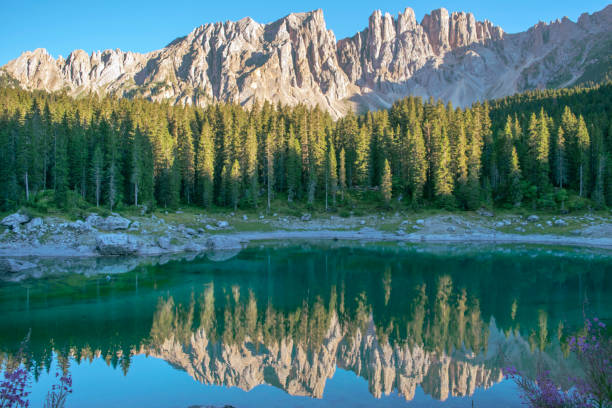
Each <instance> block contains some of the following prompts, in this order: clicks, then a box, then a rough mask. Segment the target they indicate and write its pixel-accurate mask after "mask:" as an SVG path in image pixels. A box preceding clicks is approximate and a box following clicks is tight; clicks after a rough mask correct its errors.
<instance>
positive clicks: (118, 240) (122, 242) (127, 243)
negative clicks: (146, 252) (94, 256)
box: [96, 234, 138, 255]
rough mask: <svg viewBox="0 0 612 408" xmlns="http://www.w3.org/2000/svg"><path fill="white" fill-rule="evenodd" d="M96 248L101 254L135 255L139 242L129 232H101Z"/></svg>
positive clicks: (97, 238)
mask: <svg viewBox="0 0 612 408" xmlns="http://www.w3.org/2000/svg"><path fill="white" fill-rule="evenodd" d="M96 249H97V250H98V252H99V253H100V254H101V255H133V254H135V253H136V252H137V251H138V242H137V241H136V240H134V239H133V238H132V237H130V236H129V235H127V234H101V235H98V236H97V237H96Z"/></svg>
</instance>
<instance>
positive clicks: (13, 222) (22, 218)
mask: <svg viewBox="0 0 612 408" xmlns="http://www.w3.org/2000/svg"><path fill="white" fill-rule="evenodd" d="M28 221H30V216H28V215H26V214H21V213H15V214H11V215H9V216H7V217H4V219H3V220H2V222H0V224H2V225H4V226H6V227H10V228H11V229H17V228H19V225H21V224H25V223H26V222H28Z"/></svg>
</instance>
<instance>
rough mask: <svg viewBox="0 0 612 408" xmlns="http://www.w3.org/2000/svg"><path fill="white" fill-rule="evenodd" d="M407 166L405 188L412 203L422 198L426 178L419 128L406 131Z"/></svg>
mask: <svg viewBox="0 0 612 408" xmlns="http://www.w3.org/2000/svg"><path fill="white" fill-rule="evenodd" d="M406 144H407V153H408V154H407V165H406V167H407V168H406V170H405V171H404V174H405V175H406V179H407V180H406V183H405V184H406V186H407V187H408V191H409V194H410V198H411V200H412V202H413V203H416V202H417V201H419V200H421V198H422V197H423V186H424V185H425V181H426V177H427V163H426V159H425V143H424V141H423V137H422V136H421V133H420V127H416V129H415V131H410V130H407V131H406Z"/></svg>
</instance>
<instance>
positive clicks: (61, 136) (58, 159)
mask: <svg viewBox="0 0 612 408" xmlns="http://www.w3.org/2000/svg"><path fill="white" fill-rule="evenodd" d="M69 133H70V126H69V123H68V116H67V115H66V114H64V117H63V119H62V123H61V125H60V127H59V129H58V130H57V131H56V132H55V140H54V142H55V146H54V150H55V151H54V159H55V160H54V162H55V163H54V166H53V173H54V176H53V183H54V185H55V202H56V204H57V205H58V207H60V208H67V207H68V190H69V186H68V152H67V141H68V134H69Z"/></svg>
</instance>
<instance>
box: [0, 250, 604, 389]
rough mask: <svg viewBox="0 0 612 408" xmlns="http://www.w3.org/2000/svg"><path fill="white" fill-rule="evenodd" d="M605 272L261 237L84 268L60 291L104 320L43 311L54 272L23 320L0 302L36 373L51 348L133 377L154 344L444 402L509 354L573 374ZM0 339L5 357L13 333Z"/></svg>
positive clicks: (183, 356)
mask: <svg viewBox="0 0 612 408" xmlns="http://www.w3.org/2000/svg"><path fill="white" fill-rule="evenodd" d="M610 272H612V266H611V263H610V262H609V258H606V257H602V258H601V259H599V258H597V259H592V258H590V259H587V260H585V259H582V258H580V257H560V256H557V255H556V254H554V253H553V254H548V253H546V252H539V253H536V254H533V253H531V252H529V251H527V250H526V251H525V254H524V255H520V254H519V255H517V254H516V253H511V254H505V253H504V252H494V253H487V254H485V255H482V252H481V253H480V254H453V253H436V254H431V253H421V252H419V251H418V250H401V249H397V248H395V249H393V248H391V249H390V248H374V249H373V248H351V247H340V248H329V247H314V248H309V247H304V246H300V247H288V248H283V249H278V248H276V249H271V248H266V247H264V248H263V249H248V250H246V251H244V252H243V253H241V254H240V255H239V256H238V257H237V258H234V259H232V260H229V261H226V262H223V263H211V262H209V261H206V260H203V259H200V260H196V261H194V262H191V263H184V262H176V263H169V264H167V265H165V266H156V267H154V266H149V267H146V266H143V267H140V268H137V269H136V270H134V271H132V272H130V273H128V274H125V275H121V276H120V277H118V278H117V279H116V282H113V283H112V284H108V285H104V284H103V286H102V288H101V287H100V281H99V280H98V281H96V280H95V279H91V278H83V277H80V278H79V279H77V280H76V283H74V286H73V287H71V288H68V289H66V288H65V287H64V288H63V289H62V290H63V292H62V291H60V292H61V293H59V294H58V293H55V294H54V296H57V297H59V298H60V300H61V299H63V301H65V302H68V301H67V300H66V299H67V298H69V297H72V298H74V293H76V292H77V291H80V292H79V293H81V295H80V296H81V298H80V299H78V300H77V302H76V303H78V304H79V311H80V312H81V313H84V314H86V316H87V320H88V321H89V323H91V326H89V327H93V330H85V329H84V328H83V327H81V326H80V325H79V324H75V323H74V322H73V320H74V313H72V312H74V310H72V312H71V311H70V310H68V311H62V308H61V307H55V306H59V305H56V304H55V303H53V302H51V303H52V304H51V307H50V308H49V307H48V308H47V311H46V312H45V313H44V314H43V313H41V312H40V308H41V305H43V304H46V305H49V294H50V293H52V292H54V291H55V292H57V291H58V290H57V288H55V287H51V286H53V285H54V283H53V282H46V283H38V284H36V285H34V286H35V287H34V288H30V289H29V293H28V296H29V297H28V300H29V301H30V302H31V303H30V304H29V305H28V307H29V308H30V309H31V311H30V312H28V313H27V314H26V315H27V317H26V318H25V319H23V321H22V322H19V323H17V319H11V317H10V316H11V313H12V312H14V310H11V307H13V304H12V303H11V302H10V299H9V300H8V301H4V302H0V307H1V308H3V309H5V310H7V311H8V312H9V313H8V316H9V319H8V321H7V322H6V323H5V325H8V324H13V325H14V324H17V326H18V327H17V328H19V326H20V327H24V328H25V327H26V326H27V325H30V327H32V335H33V338H36V340H35V341H33V350H32V357H31V358H30V359H29V361H27V362H26V363H27V365H28V366H29V367H30V368H31V369H32V370H33V371H34V372H35V373H40V371H41V370H42V369H45V368H46V369H48V367H49V366H50V363H51V359H52V353H56V354H57V356H58V359H60V361H67V360H68V357H72V358H74V359H75V360H76V361H77V362H80V361H82V360H92V359H94V358H97V357H102V358H104V359H105V360H106V361H107V363H108V364H109V365H112V366H113V367H121V369H122V370H123V372H124V373H127V372H128V370H129V365H130V360H131V358H132V357H133V356H134V355H139V354H146V355H151V356H155V357H159V358H162V359H164V360H166V361H167V362H169V363H170V364H172V365H173V366H175V367H178V368H180V369H183V370H185V371H186V372H188V373H189V375H191V376H192V377H193V378H194V379H196V380H197V381H200V382H202V383H205V384H217V385H225V386H237V387H240V388H242V389H245V390H249V389H252V388H253V387H255V386H257V385H259V384H264V383H265V384H269V385H272V386H275V387H279V388H281V389H283V390H285V391H287V392H288V393H290V394H292V395H305V396H312V397H317V398H319V397H322V395H323V391H324V388H325V383H326V380H327V379H328V378H331V377H332V376H333V375H334V373H335V370H336V367H339V368H343V369H347V370H351V371H353V372H355V373H356V374H357V375H359V376H361V377H362V378H364V379H366V380H367V381H368V384H369V389H370V392H371V393H372V394H373V395H374V396H376V397H380V396H382V395H386V394H388V393H390V392H392V391H393V390H397V392H398V393H400V394H401V395H402V396H404V397H405V398H406V399H408V400H410V399H412V398H413V397H414V395H415V390H416V388H417V386H421V387H422V388H423V390H424V391H425V393H427V394H429V395H431V396H433V397H434V398H437V399H441V400H444V399H446V398H448V397H450V396H467V395H471V394H472V393H473V392H474V391H475V390H476V389H477V388H480V387H483V388H487V387H490V386H492V385H494V384H496V383H497V382H499V381H501V379H502V372H501V369H502V368H503V367H504V366H505V365H507V364H508V362H511V363H512V364H513V365H514V366H515V367H517V368H518V369H520V370H521V371H522V372H524V373H532V374H533V373H535V371H536V366H540V367H541V366H545V367H547V368H549V369H551V371H552V372H553V373H555V375H556V376H557V377H558V378H559V379H563V378H567V377H568V373H569V372H570V371H573V370H575V361H573V360H572V359H566V358H564V355H565V356H567V351H568V339H569V337H570V335H571V334H572V333H574V332H575V331H576V330H578V329H579V326H580V323H581V319H582V307H583V305H584V304H585V300H586V299H587V298H588V300H589V303H588V304H587V307H590V308H592V309H595V311H596V312H598V314H599V315H600V316H603V317H609V316H605V315H604V314H602V312H604V311H608V312H609V311H610V310H611V308H610V304H609V302H610V300H607V299H610V296H609V294H610V289H611V283H610V278H609V276H610ZM134 277H137V279H138V287H137V289H135V288H134V284H133V280H134ZM94 283H95V285H96V288H95V291H94V287H93V286H94ZM135 290H136V291H137V293H136V292H135ZM43 298H44V301H43V300H42V299H43ZM93 299H95V302H93ZM13 300H15V299H13ZM118 300H122V301H124V302H123V303H121V302H119V301H118ZM63 301H59V303H60V304H63V303H62V302H63ZM73 301H74V299H73ZM606 302H608V303H606ZM15 313H16V312H15ZM147 316H148V317H147ZM49 318H54V319H56V320H58V321H59V324H58V325H57V326H56V325H52V324H50V323H49V322H48V321H47V319H49ZM5 327H6V326H5ZM59 327H63V328H64V329H65V330H59ZM66 329H67V330H66ZM2 332H3V333H4V332H5V331H4V330H3V331H2ZM0 339H1V340H2V343H0V344H3V345H4V349H6V350H7V352H5V353H4V354H3V358H8V359H10V358H11V354H10V350H11V347H12V341H11V335H8V334H3V335H2V337H1V338H0Z"/></svg>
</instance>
